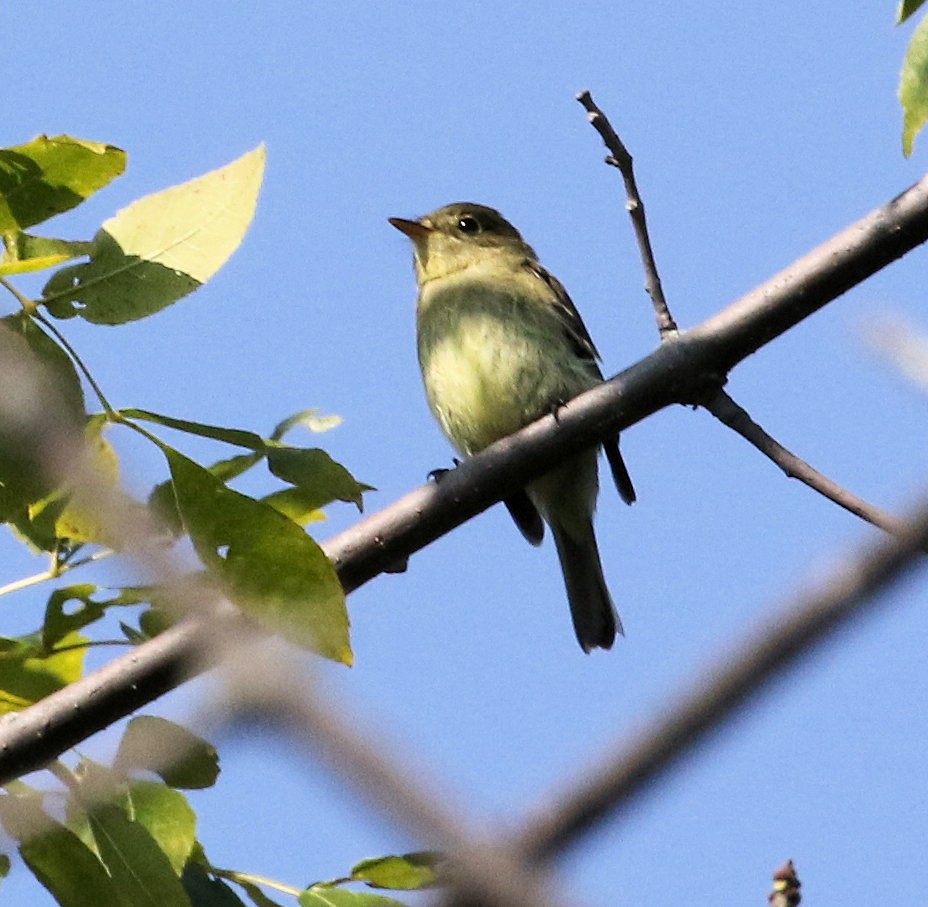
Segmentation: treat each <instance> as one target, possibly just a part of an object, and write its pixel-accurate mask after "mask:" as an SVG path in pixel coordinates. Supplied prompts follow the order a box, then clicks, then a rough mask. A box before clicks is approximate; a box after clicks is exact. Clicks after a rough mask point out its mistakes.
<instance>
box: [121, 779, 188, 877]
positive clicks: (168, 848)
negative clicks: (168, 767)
mask: <svg viewBox="0 0 928 907" xmlns="http://www.w3.org/2000/svg"><path fill="white" fill-rule="evenodd" d="M129 802H130V803H131V804H132V818H133V819H135V821H136V822H139V823H141V824H142V825H144V826H145V828H147V829H148V833H149V834H150V835H151V836H152V837H153V838H154V839H155V841H157V842H158V846H159V847H160V848H161V849H162V850H163V851H164V852H165V854H166V855H167V858H168V859H169V860H170V861H171V866H173V867H174V872H175V873H177V875H178V876H179V875H180V874H181V872H183V869H184V866H185V865H186V864H187V860H188V859H189V857H190V854H191V852H192V851H193V846H194V844H195V843H196V839H197V817H196V813H195V812H194V811H193V810H192V809H191V808H190V804H189V803H188V802H187V798H186V797H185V796H184V795H183V794H182V793H181V792H180V791H177V790H174V789H173V788H172V787H167V786H166V785H164V784H159V783H158V782H157V781H133V782H132V783H131V784H130V785H129Z"/></svg>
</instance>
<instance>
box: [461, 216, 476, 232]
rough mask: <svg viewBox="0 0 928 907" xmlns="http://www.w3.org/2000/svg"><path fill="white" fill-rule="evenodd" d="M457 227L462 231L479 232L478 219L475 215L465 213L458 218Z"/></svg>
mask: <svg viewBox="0 0 928 907" xmlns="http://www.w3.org/2000/svg"><path fill="white" fill-rule="evenodd" d="M458 229H459V230H460V231H461V232H462V233H479V232H480V221H478V220H477V218H476V217H471V216H470V215H469V214H465V215H464V216H463V217H461V218H458Z"/></svg>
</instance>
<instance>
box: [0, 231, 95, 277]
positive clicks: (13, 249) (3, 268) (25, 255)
mask: <svg viewBox="0 0 928 907" xmlns="http://www.w3.org/2000/svg"><path fill="white" fill-rule="evenodd" d="M6 243H7V244H6V248H5V250H4V252H3V255H2V256H0V277H3V276H6V275H8V274H31V273H32V272H33V271H43V270H45V269H46V268H52V267H54V266H55V265H59V264H61V263H62V262H63V261H68V260H69V259H71V258H78V257H80V256H81V255H89V254H90V251H91V249H92V248H93V243H88V242H70V241H69V240H66V239H47V238H45V237H43V236H31V235H30V234H29V233H15V234H12V241H11V240H10V239H9V238H7V240H6Z"/></svg>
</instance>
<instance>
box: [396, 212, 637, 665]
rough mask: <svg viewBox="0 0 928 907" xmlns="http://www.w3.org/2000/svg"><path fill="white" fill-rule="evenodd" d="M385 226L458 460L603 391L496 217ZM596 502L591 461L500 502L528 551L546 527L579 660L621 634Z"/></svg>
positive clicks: (583, 349) (587, 353)
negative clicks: (399, 240) (407, 246)
mask: <svg viewBox="0 0 928 907" xmlns="http://www.w3.org/2000/svg"><path fill="white" fill-rule="evenodd" d="M390 222H391V223H392V224H393V225H394V226H395V227H397V229H399V230H402V231H403V232H404V233H405V234H406V235H407V236H409V237H410V239H412V241H413V244H414V246H415V255H414V260H415V269H416V277H417V281H418V284H419V299H418V305H417V317H416V323H417V338H418V350H419V364H420V366H421V368H422V378H423V382H424V384H425V391H426V396H427V397H428V401H429V406H430V407H431V410H432V412H433V413H434V415H435V418H436V419H437V420H438V423H439V425H440V426H441V428H442V430H443V431H444V433H445V434H446V435H447V437H448V438H449V440H450V441H451V443H452V444H454V446H455V447H456V448H457V449H458V450H459V451H460V452H461V453H463V454H465V455H468V454H474V453H477V452H479V451H480V450H483V448H485V447H487V446H488V445H490V444H492V443H493V442H494V441H497V440H499V439H500V438H502V437H505V436H506V435H509V434H512V433H513V432H515V431H518V429H520V428H522V427H524V426H525V425H527V424H528V423H530V422H533V421H534V420H535V419H538V418H540V417H541V416H543V415H545V414H547V413H550V412H553V411H555V410H556V409H557V407H559V406H561V405H563V404H564V403H565V402H566V401H568V400H570V399H571V398H573V397H575V396H577V394H580V393H582V392H583V391H585V390H588V389H589V388H591V387H593V386H594V385H596V384H598V383H599V382H600V381H602V374H601V372H600V370H599V367H598V366H597V364H596V360H597V358H598V354H597V352H596V348H595V347H594V346H593V342H592V340H591V339H590V336H589V334H588V333H587V330H586V328H585V327H584V325H583V322H582V320H581V319H580V315H579V314H578V312H577V310H576V308H575V307H574V305H573V303H572V302H571V300H570V297H569V296H568V295H567V292H566V290H565V289H564V287H563V286H562V285H561V283H560V282H559V281H558V280H557V278H555V277H553V276H552V275H551V274H549V273H548V272H547V271H546V270H545V269H544V268H543V267H542V266H541V265H540V264H539V263H538V259H537V256H536V255H535V252H534V251H533V249H532V248H531V246H529V245H527V244H526V243H525V241H524V240H523V239H522V237H521V236H520V235H519V232H518V231H517V230H516V229H515V227H513V226H512V224H510V223H509V222H508V221H507V220H505V218H503V217H502V215H500V214H499V212H498V211H495V210H494V209H492V208H487V207H485V206H483V205H476V204H471V203H467V202H459V203H455V204H452V205H447V206H445V207H444V208H439V209H438V210H437V211H434V212H433V213H432V214H428V215H426V216H425V217H423V218H420V219H419V220H416V221H412V220H403V219H400V218H391V221H390ZM605 446H606V448H607V454H608V459H609V463H610V466H611V467H612V472H613V476H614V478H615V481H616V485H617V487H618V489H619V493H620V494H621V496H622V498H623V499H624V500H625V501H626V502H628V503H631V502H632V501H633V500H634V497H635V492H634V488H633V487H632V484H631V480H630V479H629V476H628V472H627V470H626V469H625V464H624V463H623V461H622V458H621V455H620V454H619V451H618V439H614V440H610V441H609V442H608V443H607V444H606V445H605ZM598 490H599V482H598V476H597V452H596V450H590V451H585V452H583V453H580V454H578V455H576V456H574V457H572V458H571V459H570V460H568V461H567V462H565V463H563V464H561V465H560V466H558V467H557V469H555V470H553V471H552V472H550V473H547V474H546V475H544V476H542V477H541V478H540V479H537V480H536V481H534V482H532V483H530V484H529V485H528V486H527V487H526V488H525V491H524V493H519V494H516V495H513V497H512V498H511V499H510V500H507V502H506V504H507V507H508V508H509V512H510V513H511V514H512V516H513V518H514V519H515V521H516V523H517V525H518V526H519V528H520V530H521V531H522V533H523V535H525V537H526V538H527V539H528V540H529V541H530V542H532V544H536V545H537V544H540V542H541V539H542V535H543V532H544V527H543V524H542V519H543V520H544V522H545V523H547V524H548V526H550V527H551V533H552V535H553V536H554V541H555V545H556V547H557V552H558V557H559V559H560V562H561V568H562V571H563V573H564V583H565V586H566V588H567V597H568V600H569V602H570V610H571V615H572V617H573V622H574V629H575V630H576V633H577V639H578V640H579V642H580V645H581V647H582V648H583V650H584V651H586V652H588V651H590V650H591V649H593V648H596V647H601V648H604V649H608V648H609V647H610V646H611V645H612V643H613V641H614V639H615V634H616V632H617V631H618V632H621V630H622V625H621V622H620V621H619V619H618V615H617V614H616V611H615V607H614V606H613V603H612V599H611V597H610V595H609V591H608V589H607V587H606V582H605V579H604V577H603V571H602V565H601V563H600V557H599V550H598V548H597V545H596V537H595V535H594V534H593V512H594V510H595V507H596V497H597V493H598Z"/></svg>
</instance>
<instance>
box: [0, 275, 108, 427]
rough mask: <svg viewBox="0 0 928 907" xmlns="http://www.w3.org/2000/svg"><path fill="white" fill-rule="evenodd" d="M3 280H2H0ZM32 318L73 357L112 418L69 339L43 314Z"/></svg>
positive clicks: (39, 313)
mask: <svg viewBox="0 0 928 907" xmlns="http://www.w3.org/2000/svg"><path fill="white" fill-rule="evenodd" d="M0 279H2V278H0ZM31 314H32V317H33V318H34V319H35V320H36V321H38V322H39V324H41V325H42V326H43V327H44V328H45V330H46V331H48V332H49V333H51V334H53V335H54V337H55V339H56V340H57V341H58V342H59V343H60V344H61V345H62V346H63V347H64V349H65V351H66V352H67V354H68V355H69V356H70V357H71V359H72V361H73V362H74V364H75V365H76V366H77V367H78V369H80V371H81V374H82V375H83V376H84V377H85V378H86V379H87V383H88V384H89V385H90V386H91V388H93V392H94V393H95V394H96V396H97V399H98V400H99V401H100V405H101V406H102V407H103V410H104V412H105V413H106V415H107V417H109V418H112V417H113V414H114V413H115V410H114V409H113V407H112V406H111V405H110V402H109V400H107V399H106V395H105V394H104V393H103V389H102V388H101V387H100V385H99V384H97V382H96V381H95V380H94V377H93V375H92V374H91V373H90V369H89V368H87V366H86V365H85V364H84V360H83V359H81V357H80V356H79V355H78V353H77V350H75V349H74V347H73V346H71V344H70V343H69V342H68V339H67V338H66V337H65V336H64V334H62V333H61V331H59V330H58V328H57V327H55V325H54V324H53V323H52V322H51V321H49V320H48V319H47V318H46V317H45V316H44V315H43V314H42V313H41V312H39V311H35V310H34V311H33V312H32V313H31Z"/></svg>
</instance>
